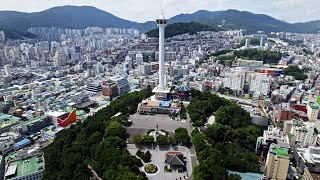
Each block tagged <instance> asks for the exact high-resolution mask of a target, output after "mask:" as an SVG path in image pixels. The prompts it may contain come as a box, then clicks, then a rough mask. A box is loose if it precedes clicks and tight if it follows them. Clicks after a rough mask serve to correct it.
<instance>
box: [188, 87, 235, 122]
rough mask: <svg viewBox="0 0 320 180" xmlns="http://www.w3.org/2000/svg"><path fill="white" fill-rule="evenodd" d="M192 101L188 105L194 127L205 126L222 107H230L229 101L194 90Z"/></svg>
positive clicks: (207, 92)
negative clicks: (210, 117) (209, 118)
mask: <svg viewBox="0 0 320 180" xmlns="http://www.w3.org/2000/svg"><path fill="white" fill-rule="evenodd" d="M191 93H192V100H191V102H190V104H189V105H188V107H187V109H188V113H189V115H190V118H191V121H192V123H193V125H194V126H203V125H204V124H205V123H206V122H207V118H208V117H209V116H211V115H212V114H213V113H214V112H215V111H217V110H218V109H219V108H220V107H221V106H225V105H229V103H230V102H229V101H227V100H226V99H224V98H220V97H219V96H218V95H212V94H211V93H210V92H209V91H206V92H204V93H201V92H200V91H197V90H192V92H191Z"/></svg>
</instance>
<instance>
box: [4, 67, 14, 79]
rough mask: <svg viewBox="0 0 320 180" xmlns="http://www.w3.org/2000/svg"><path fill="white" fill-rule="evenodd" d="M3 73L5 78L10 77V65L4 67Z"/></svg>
mask: <svg viewBox="0 0 320 180" xmlns="http://www.w3.org/2000/svg"><path fill="white" fill-rule="evenodd" d="M4 73H5V75H6V76H9V77H11V74H12V71H11V67H10V65H8V64H6V65H4Z"/></svg>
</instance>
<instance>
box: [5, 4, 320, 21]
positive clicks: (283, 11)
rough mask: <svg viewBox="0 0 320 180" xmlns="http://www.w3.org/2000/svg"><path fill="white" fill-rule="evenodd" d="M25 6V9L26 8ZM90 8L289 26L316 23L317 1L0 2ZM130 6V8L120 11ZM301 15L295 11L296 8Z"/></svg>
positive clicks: (136, 16) (132, 16)
mask: <svg viewBox="0 0 320 180" xmlns="http://www.w3.org/2000/svg"><path fill="white" fill-rule="evenodd" d="M26 4H28V6H26ZM69 4H70V5H73V6H94V7H96V8H98V9H101V10H104V11H106V12H109V13H111V14H113V15H115V16H118V17H120V18H123V19H127V20H131V21H136V22H146V21H150V20H153V19H155V18H156V17H158V16H159V14H160V13H161V9H163V11H164V14H165V16H166V17H168V18H171V17H173V16H175V15H178V14H181V13H188V14H191V13H194V12H196V11H198V10H208V11H221V10H228V9H236V10H239V11H250V12H252V13H255V14H266V15H269V16H272V17H274V18H276V19H279V20H283V21H286V22H289V23H296V22H308V21H314V20H320V17H319V16H318V14H319V12H320V1H317V0H305V1H299V0H270V1H269V2H261V1H258V0H241V1H237V2H234V1H232V0H214V1H209V0H207V1H204V0H186V1H185V0H163V1H159V2H153V1H149V0H140V1H134V0H123V1H121V2H118V1H111V0H68V1H66V0H46V2H40V0H24V3H21V2H20V0H3V1H2V2H1V6H0V11H4V10H9V11H19V12H29V13H30V12H39V11H43V10H46V9H49V8H52V7H56V6H65V5H69ZM124 7H130V8H124ZM298 8H299V10H300V11H301V13H303V14H304V15H303V16H301V13H299V12H297V9H298Z"/></svg>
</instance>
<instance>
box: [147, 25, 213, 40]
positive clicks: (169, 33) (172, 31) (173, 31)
mask: <svg viewBox="0 0 320 180" xmlns="http://www.w3.org/2000/svg"><path fill="white" fill-rule="evenodd" d="M199 31H218V28H214V27H212V26H209V25H206V24H200V23H196V22H189V23H174V24H169V25H168V26H167V27H166V29H165V36H166V38H168V37H173V36H176V35H181V34H186V33H189V34H196V33H197V32H199ZM146 34H147V35H148V36H150V37H159V30H158V29H157V28H156V29H153V30H150V31H148V32H147V33H146Z"/></svg>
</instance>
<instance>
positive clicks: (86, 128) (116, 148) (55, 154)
mask: <svg viewBox="0 0 320 180" xmlns="http://www.w3.org/2000/svg"><path fill="white" fill-rule="evenodd" d="M150 95H151V90H150V88H149V89H147V90H143V91H140V92H134V93H130V94H125V95H122V96H121V97H120V98H118V99H117V100H115V101H112V102H111V104H110V105H109V106H108V107H106V108H104V109H102V110H100V111H98V112H97V113H96V114H94V115H93V116H90V117H88V119H87V120H86V121H83V122H78V123H77V124H75V125H71V127H70V128H68V129H65V130H63V131H61V132H60V133H58V136H57V138H56V139H55V141H54V142H53V143H52V144H51V145H49V146H48V147H46V148H45V150H44V152H45V160H46V165H45V166H46V167H45V173H44V177H43V179H48V180H50V179H52V180H53V179H74V180H79V179H89V177H90V176H91V172H90V171H89V169H88V166H91V167H92V168H93V169H94V170H95V171H96V172H97V173H98V175H99V176H100V177H102V178H103V179H114V180H117V179H119V180H122V179H137V180H138V179H139V180H140V179H141V180H143V179H145V174H144V173H142V172H140V171H139V167H141V166H142V163H141V161H140V160H139V159H137V158H136V157H135V156H132V155H130V154H129V152H128V151H127V149H126V148H125V147H126V142H125V140H126V138H127V134H126V129H125V128H124V127H123V126H122V123H123V122H124V121H126V120H127V119H128V115H129V114H133V113H135V112H136V109H137V105H138V103H139V102H141V101H142V100H143V99H145V98H147V97H149V96H150ZM118 112H121V113H122V115H121V116H118V117H114V118H112V116H114V115H115V114H116V113H118Z"/></svg>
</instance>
